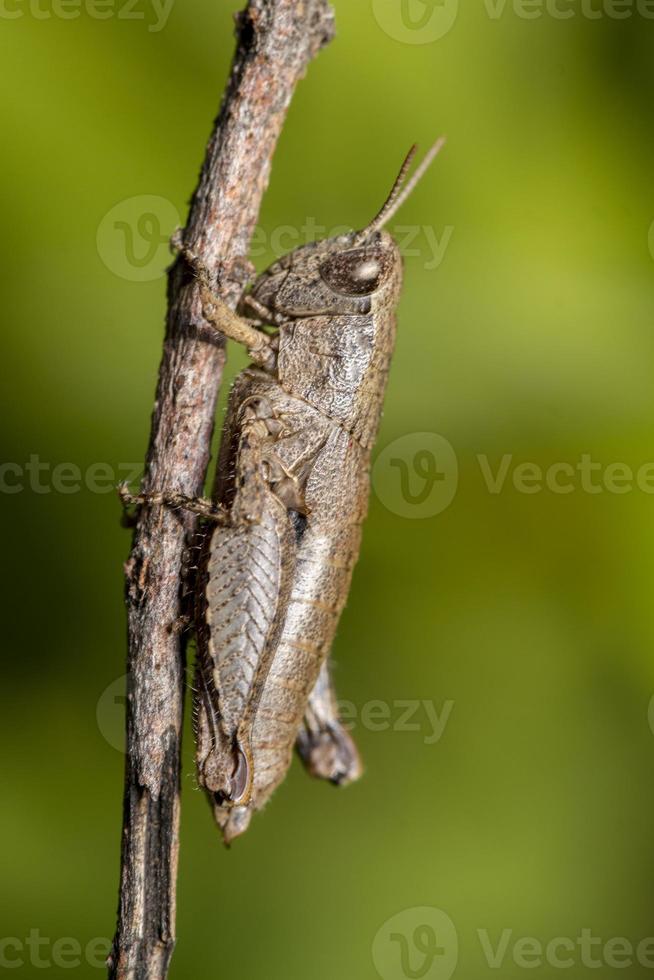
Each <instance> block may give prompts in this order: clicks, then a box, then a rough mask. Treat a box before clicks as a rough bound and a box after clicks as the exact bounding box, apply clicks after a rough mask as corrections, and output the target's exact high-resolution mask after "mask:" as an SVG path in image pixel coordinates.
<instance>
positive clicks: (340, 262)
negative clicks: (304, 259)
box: [320, 248, 391, 296]
mask: <svg viewBox="0 0 654 980" xmlns="http://www.w3.org/2000/svg"><path fill="white" fill-rule="evenodd" d="M390 261H391V260H390V257H389V255H388V253H387V252H386V251H385V250H384V249H379V248H354V249H351V250H350V251H349V252H337V253H336V255H332V256H331V257H330V258H328V259H327V261H326V262H323V264H322V265H321V266H320V275H321V277H322V279H323V280H324V281H325V282H326V283H327V285H328V286H330V287H331V289H333V290H335V291H336V292H337V293H343V294H344V295H345V296H369V295H370V293H374V292H375V290H376V289H378V287H379V285H380V283H381V282H382V280H383V279H384V276H385V275H386V273H387V272H388V270H389V268H390Z"/></svg>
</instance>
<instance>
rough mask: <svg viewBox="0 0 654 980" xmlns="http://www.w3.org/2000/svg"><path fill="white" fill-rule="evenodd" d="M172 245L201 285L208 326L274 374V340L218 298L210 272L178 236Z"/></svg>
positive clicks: (259, 310)
mask: <svg viewBox="0 0 654 980" xmlns="http://www.w3.org/2000/svg"><path fill="white" fill-rule="evenodd" d="M171 244H172V246H173V248H174V249H175V250H176V251H178V252H180V253H181V254H182V255H183V256H184V258H185V259H186V261H187V262H188V264H189V265H190V266H191V269H192V270H193V272H194V274H195V276H196V278H197V280H198V283H199V284H200V295H201V298H202V313H203V315H204V317H205V319H206V321H207V323H208V324H209V326H211V327H213V328H214V329H215V330H217V331H218V332H219V333H221V334H222V335H223V336H225V337H228V338H229V339H230V340H234V341H235V342H236V343H237V344H241V345H242V346H243V347H245V349H246V350H247V352H248V355H249V356H250V357H251V358H252V360H253V361H254V363H255V364H258V365H259V366H260V367H262V368H263V369H264V370H265V371H274V370H275V367H276V365H277V351H276V350H275V347H274V345H273V343H272V341H271V338H270V337H269V336H268V335H267V334H266V333H264V332H263V331H262V330H258V329H257V328H256V327H254V326H253V325H252V324H251V323H250V322H249V321H248V320H246V319H245V317H241V316H239V315H238V313H235V312H234V310H232V309H231V307H229V306H228V305H227V304H226V303H225V302H224V301H223V300H222V299H221V298H220V297H219V296H216V294H215V293H214V292H213V291H212V289H211V286H210V281H211V280H210V276H209V270H208V269H207V268H206V266H205V265H204V264H203V262H202V261H201V260H200V259H199V258H198V256H197V255H195V254H194V253H193V252H191V251H190V249H188V248H186V246H184V245H183V244H182V243H181V241H180V240H179V237H178V238H175V237H174V238H173V239H172V242H171ZM257 307H258V309H257V312H258V313H261V312H262V311H263V307H260V304H257Z"/></svg>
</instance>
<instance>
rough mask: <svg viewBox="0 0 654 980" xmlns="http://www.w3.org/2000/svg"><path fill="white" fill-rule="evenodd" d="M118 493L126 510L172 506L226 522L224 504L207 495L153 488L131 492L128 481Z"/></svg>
mask: <svg viewBox="0 0 654 980" xmlns="http://www.w3.org/2000/svg"><path fill="white" fill-rule="evenodd" d="M118 495H119V497H120V499H121V500H122V502H123V506H124V508H125V510H127V508H128V507H142V506H143V505H144V504H148V505H155V506H160V507H170V508H171V509H172V510H186V511H188V512H189V513H190V514H199V515H200V517H206V518H207V519H208V520H210V521H214V522H215V523H217V524H226V523H227V520H228V517H227V511H226V510H225V508H224V507H223V506H222V504H218V503H216V502H215V501H214V500H208V499H207V498H206V497H188V496H187V495H186V494H184V493H177V491H175V490H152V491H150V492H148V493H131V492H130V490H129V487H128V485H127V484H126V483H121V484H120V485H119V487H118Z"/></svg>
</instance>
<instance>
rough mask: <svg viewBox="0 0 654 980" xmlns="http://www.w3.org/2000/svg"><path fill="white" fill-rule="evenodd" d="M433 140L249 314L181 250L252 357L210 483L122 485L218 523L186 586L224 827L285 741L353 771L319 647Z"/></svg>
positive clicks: (332, 624)
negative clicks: (191, 490)
mask: <svg viewBox="0 0 654 980" xmlns="http://www.w3.org/2000/svg"><path fill="white" fill-rule="evenodd" d="M442 145H443V140H439V141H438V142H437V143H436V144H435V145H434V146H433V147H432V148H431V150H430V151H429V152H428V154H427V155H426V157H425V159H424V160H423V162H422V163H421V165H420V166H419V167H418V168H417V170H416V171H415V173H414V175H413V177H412V178H411V180H409V181H408V182H407V183H406V184H405V179H406V177H407V173H408V170H409V167H410V164H411V161H412V159H413V156H414V153H415V150H416V148H415V146H414V147H412V148H411V150H410V152H409V154H408V155H407V157H406V159H405V161H404V163H403V165H402V168H401V170H400V172H399V174H398V176H397V179H396V180H395V183H394V184H393V187H392V189H391V192H390V194H389V196H388V198H387V199H386V201H385V203H384V205H383V207H382V208H381V210H380V211H379V212H378V214H377V215H376V216H375V218H374V219H373V220H372V221H371V222H370V224H369V225H367V226H366V227H365V228H364V229H362V230H361V231H353V232H350V233H349V234H345V235H339V236H337V237H334V238H329V239H326V240H324V241H317V242H314V243H312V244H309V245H305V246H302V247H300V248H297V249H295V250H294V251H292V252H290V253H289V254H287V255H285V256H284V257H283V258H281V259H280V260H278V261H277V262H275V263H273V265H271V266H270V268H268V269H267V270H266V271H265V272H263V273H261V275H259V276H258V277H257V278H256V280H255V282H254V284H253V285H252V288H251V290H250V292H249V293H248V294H247V295H245V297H244V299H243V300H242V303H241V307H240V311H241V313H242V314H243V315H239V314H237V313H234V312H232V311H231V310H230V309H229V308H228V307H227V306H225V305H224V304H223V303H222V302H221V301H220V300H219V299H218V298H217V297H216V296H215V295H214V294H213V293H212V292H211V289H210V288H209V284H208V277H207V275H206V273H205V271H204V270H202V269H201V268H200V267H199V263H198V262H197V260H196V259H195V258H194V257H193V256H190V255H188V253H186V252H184V250H183V249H182V252H183V254H184V255H186V258H187V259H188V261H190V263H191V265H192V266H193V268H194V270H195V272H196V274H197V275H198V278H199V279H200V282H201V290H202V300H203V311H204V316H205V318H206V320H207V322H209V323H210V324H211V325H213V326H214V327H215V328H217V329H218V330H219V331H220V332H221V333H222V334H224V335H225V336H226V337H228V338H231V339H232V340H235V341H237V342H239V343H241V344H244V345H245V347H246V348H247V350H248V352H249V355H250V357H251V360H252V364H251V365H250V366H249V367H247V368H246V369H245V370H244V371H243V372H242V373H241V374H240V375H239V376H238V377H237V379H236V381H235V383H234V386H233V388H232V390H231V393H230V397H229V404H228V409H227V416H226V420H225V425H224V429H223V434H222V441H221V448H220V454H219V459H218V467H217V479H216V486H215V492H214V499H213V500H211V501H204V500H191V499H189V498H184V497H182V496H180V495H179V494H175V493H159V494H149V495H136V496H133V495H130V494H129V493H127V491H126V490H125V491H123V499H124V501H125V502H126V503H131V504H143V503H159V504H167V505H169V506H173V507H187V508H188V509H190V510H193V511H195V512H196V513H201V514H204V515H205V516H206V517H208V518H209V519H210V520H211V521H212V522H213V524H214V526H213V527H211V528H210V529H209V530H208V532H207V533H206V534H205V535H204V540H203V544H202V546H201V558H200V561H199V575H198V581H197V586H196V599H195V610H194V625H195V631H196V636H197V644H198V654H197V667H196V683H195V695H194V723H195V725H194V727H195V734H196V741H197V769H198V779H199V782H200V784H201V785H202V786H203V787H204V789H205V790H206V792H207V794H208V796H209V799H210V802H211V805H212V807H213V811H214V815H215V817H216V820H217V822H218V824H219V826H220V827H221V828H222V831H223V834H224V837H225V840H226V841H228V842H229V841H230V840H232V839H233V838H234V837H236V836H238V835H239V834H241V833H243V831H244V830H245V829H246V828H247V826H248V824H249V822H250V818H251V816H252V813H253V812H254V811H255V810H259V809H261V807H262V806H263V805H264V804H265V803H266V801H267V800H268V799H269V797H270V796H271V794H272V792H273V791H274V789H275V788H276V787H277V786H278V785H279V784H280V783H281V782H282V780H283V779H284V776H285V774H286V771H287V769H288V767H289V765H290V761H291V754H292V749H293V744H294V743H295V742H296V740H297V744H298V749H299V752H300V755H301V756H302V758H303V760H304V762H305V765H306V766H307V768H308V769H309V771H310V772H312V773H313V774H314V775H317V776H320V777H323V778H326V779H329V780H331V781H332V782H335V783H346V782H349V781H351V780H352V779H355V778H357V776H358V775H359V773H360V769H361V767H360V762H359V758H358V755H357V752H356V749H355V747H354V745H353V743H352V740H351V739H350V737H349V735H348V734H347V733H346V732H345V730H344V729H343V728H342V726H341V725H340V723H339V720H338V714H337V710H336V700H335V695H334V692H333V690H332V688H331V682H330V678H329V668H328V666H327V658H328V654H329V651H330V648H331V645H332V642H333V639H334V634H335V632H336V626H337V623H338V620H339V617H340V614H341V612H342V610H343V607H344V605H345V602H346V599H347V595H348V591H349V588H350V580H351V577H352V571H353V568H354V565H355V563H356V560H357V558H358V555H359V548H360V542H361V525H362V523H363V520H364V518H365V516H366V511H367V506H368V494H369V469H370V454H371V450H372V447H373V444H374V441H375V437H376V435H377V429H378V426H379V421H380V416H381V410H382V402H383V398H384V392H385V388H386V380H387V377H388V371H389V366H390V361H391V356H392V353H393V347H394V341H395V322H396V318H395V311H396V306H397V302H398V298H399V294H400V288H401V284H402V259H401V256H400V253H399V250H398V248H397V246H396V244H395V242H394V241H393V239H392V237H391V236H390V234H389V233H388V232H386V231H383V230H382V228H383V226H384V225H385V224H386V222H387V221H388V220H389V219H390V218H391V217H392V215H394V214H395V212H396V211H397V210H398V209H399V208H400V206H401V205H402V204H403V203H404V201H405V200H406V198H407V197H408V195H409V194H410V193H411V191H412V190H413V188H414V187H415V185H416V183H417V182H418V180H419V179H420V177H421V176H422V174H423V173H424V172H425V170H426V169H427V167H428V166H429V164H430V163H431V161H432V160H433V159H434V157H435V156H436V154H437V153H438V151H439V150H440V148H441V146H442ZM264 326H268V327H273V328H275V330H274V332H273V333H269V332H266V331H265V330H264V329H263V327H264ZM303 719H304V720H303Z"/></svg>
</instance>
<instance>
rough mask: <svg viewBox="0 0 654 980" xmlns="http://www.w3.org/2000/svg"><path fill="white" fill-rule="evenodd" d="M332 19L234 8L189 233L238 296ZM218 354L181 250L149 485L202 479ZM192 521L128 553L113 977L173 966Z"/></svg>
mask: <svg viewBox="0 0 654 980" xmlns="http://www.w3.org/2000/svg"><path fill="white" fill-rule="evenodd" d="M332 32H333V18H332V12H331V8H330V7H329V5H328V3H327V0H250V3H249V4H248V6H247V8H246V10H245V11H244V12H243V13H242V14H241V15H239V17H238V20H237V48H236V54H235V57H234V62H233V65H232V69H231V75H230V79H229V82H228V85H227V90H226V92H225V95H224V98H223V103H222V107H221V110H220V113H219V116H218V119H217V121H216V124H215V127H214V131H213V134H212V137H211V140H210V142H209V146H208V149H207V154H206V158H205V161H204V165H203V167H202V171H201V174H200V181H199V184H198V187H197V190H196V192H195V195H194V197H193V201H192V204H191V209H190V214H189V219H188V223H187V226H186V229H185V231H184V235H183V238H184V243H185V245H186V247H187V248H188V249H189V251H190V252H192V253H193V254H194V255H196V256H197V257H198V258H199V260H200V261H201V263H202V264H203V265H204V266H205V267H206V268H207V269H208V270H209V272H210V275H211V277H212V279H213V280H215V282H214V288H215V290H216V292H218V294H219V295H221V297H222V298H223V299H224V300H225V302H227V303H228V304H229V305H230V306H232V307H235V306H236V304H237V302H238V299H239V296H240V293H241V291H242V287H243V261H242V259H241V257H242V256H244V255H246V254H247V251H248V246H249V242H250V238H251V235H252V232H253V230H254V226H255V223H256V220H257V216H258V212H259V207H260V203H261V198H262V195H263V192H264V190H265V188H266V185H267V183H268V176H269V171H270V163H271V158H272V154H273V151H274V148H275V144H276V142H277V139H278V137H279V134H280V131H281V128H282V125H283V122H284V118H285V115H286V111H287V109H288V106H289V103H290V100H291V96H292V94H293V91H294V88H295V86H296V84H297V82H298V80H299V79H300V78H301V77H302V75H303V74H304V71H305V69H306V67H307V65H308V63H309V62H310V60H311V59H312V58H313V56H314V55H315V54H316V53H317V51H318V50H319V49H320V48H321V47H322V46H323V45H324V44H325V43H326V42H327V41H329V39H330V38H331V36H332ZM224 361H225V353H224V345H220V344H219V343H216V340H215V338H214V335H213V332H212V331H211V330H210V329H209V328H207V326H206V324H205V323H204V321H203V318H202V308H201V302H200V291H199V287H198V284H197V282H196V280H195V279H194V278H193V276H192V274H191V273H190V270H189V268H188V266H187V264H186V263H185V261H184V260H183V259H181V258H178V260H177V261H176V262H175V264H174V265H173V267H172V268H171V270H170V273H169V280H168V318H167V329H166V337H165V341H164V350H163V358H162V362H161V367H160V370H159V383H158V389H157V397H156V402H155V407H154V414H153V418H152V431H151V437H150V445H149V449H148V456H147V462H146V475H145V480H144V490H146V491H157V490H164V489H166V490H170V489H172V490H176V491H179V492H180V493H183V494H186V495H188V496H194V495H196V494H199V493H200V492H201V490H202V487H203V484H204V479H205V475H206V469H207V465H208V462H209V453H210V441H211V433H212V429H213V422H214V412H215V406H216V398H217V394H218V390H219V386H220V380H221V376H222V368H223V365H224ZM191 528H192V519H191V518H189V516H188V515H186V516H182V515H181V514H180V515H178V514H173V513H170V512H169V511H167V510H166V509H165V508H164V507H159V506H156V507H154V506H152V507H145V508H143V510H142V512H141V516H140V519H139V522H138V524H137V527H136V530H135V533H134V541H133V546H132V552H131V555H130V558H129V561H128V562H127V565H126V579H127V585H126V597H127V608H128V636H129V652H128V664H127V667H128V676H129V678H130V682H129V688H128V708H127V761H126V774H125V801H124V819H123V839H122V869H121V880H120V900H119V901H120V904H119V910H118V927H117V931H116V936H115V939H114V945H113V950H112V953H111V956H110V957H109V976H110V978H112V980H160V978H165V977H166V975H167V972H168V966H169V963H170V958H171V955H172V952H173V948H174V944H175V884H176V873H177V856H178V846H179V836H178V834H179V800H180V797H179V793H180V755H181V753H180V745H181V728H182V712H183V693H184V683H183V682H184V636H183V634H182V633H180V632H179V631H178V630H175V629H174V624H175V622H176V621H177V619H178V617H179V615H180V611H181V610H180V574H181V571H182V558H183V549H184V544H185V536H186V533H187V532H188V531H189V530H190V529H191Z"/></svg>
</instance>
